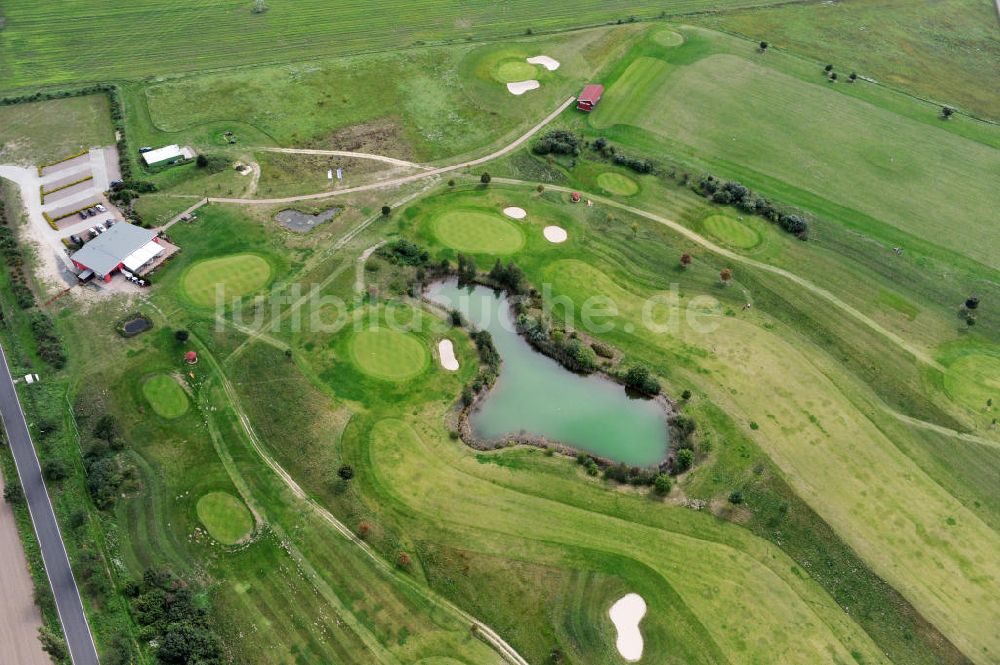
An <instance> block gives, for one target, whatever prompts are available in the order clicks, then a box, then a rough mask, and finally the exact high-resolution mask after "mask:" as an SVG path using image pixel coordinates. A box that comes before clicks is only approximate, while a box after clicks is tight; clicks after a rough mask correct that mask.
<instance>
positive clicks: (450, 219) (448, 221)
mask: <svg viewBox="0 0 1000 665" xmlns="http://www.w3.org/2000/svg"><path fill="white" fill-rule="evenodd" d="M431 228H432V229H433V231H434V235H435V236H437V239H438V240H439V241H441V243H443V244H445V245H447V246H448V247H451V248H452V249H457V250H458V251H460V252H471V253H473V254H510V253H511V252H515V251H517V250H518V249H520V248H521V246H522V245H523V244H524V234H522V233H521V230H520V229H519V228H517V226H515V225H514V224H512V223H511V222H509V221H507V220H506V219H504V218H503V217H501V216H499V215H497V214H494V213H487V212H481V211H476V210H449V211H446V212H443V213H441V214H440V215H438V216H437V217H435V218H434V220H433V222H432V224H431Z"/></svg>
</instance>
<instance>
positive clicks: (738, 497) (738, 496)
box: [729, 490, 743, 506]
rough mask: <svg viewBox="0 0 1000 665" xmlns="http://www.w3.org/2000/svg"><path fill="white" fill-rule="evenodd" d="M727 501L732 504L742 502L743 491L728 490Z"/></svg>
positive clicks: (735, 504)
mask: <svg viewBox="0 0 1000 665" xmlns="http://www.w3.org/2000/svg"><path fill="white" fill-rule="evenodd" d="M729 503H731V504H733V505H734V506H738V505H740V504H741V503H743V492H741V491H739V490H733V491H732V492H730V493H729Z"/></svg>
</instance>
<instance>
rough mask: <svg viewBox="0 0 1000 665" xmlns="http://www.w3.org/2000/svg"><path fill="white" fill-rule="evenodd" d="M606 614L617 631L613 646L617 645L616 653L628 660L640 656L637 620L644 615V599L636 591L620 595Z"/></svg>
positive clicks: (639, 634)
mask: <svg viewBox="0 0 1000 665" xmlns="http://www.w3.org/2000/svg"><path fill="white" fill-rule="evenodd" d="M608 616H610V617H611V623H613V624H615V630H617V631H618V639H616V640H615V646H616V647H618V653H620V654H621V656H622V658H624V659H625V660H627V661H630V662H635V661H637V660H639V659H640V658H642V633H641V632H639V622H640V621H642V617H644V616H646V601H644V600H643V599H642V596H640V595H639V594H637V593H629V594H626V595H624V596H622V597H621V598H619V599H618V602H616V603H615V604H614V605H612V606H611V609H610V610H608Z"/></svg>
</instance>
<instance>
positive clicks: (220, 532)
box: [196, 492, 253, 545]
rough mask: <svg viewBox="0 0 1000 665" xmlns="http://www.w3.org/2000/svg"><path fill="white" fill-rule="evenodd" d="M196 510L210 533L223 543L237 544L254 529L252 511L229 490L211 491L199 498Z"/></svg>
mask: <svg viewBox="0 0 1000 665" xmlns="http://www.w3.org/2000/svg"><path fill="white" fill-rule="evenodd" d="M196 510H197V512H198V520H199V521H200V522H201V523H202V524H203V525H205V529H207V530H208V533H209V535H211V536H212V538H215V539H216V540H217V541H219V542H220V543H222V544H223V545H235V544H236V543H238V542H240V541H241V540H243V539H244V538H246V537H247V536H248V535H250V530H251V529H253V516H252V515H251V514H250V511H249V510H247V507H246V506H245V505H244V504H243V502H242V501H240V500H239V499H237V498H236V497H235V496H233V495H232V494H230V493H229V492H209V493H208V494H206V495H205V496H203V497H201V498H200V499H198V505H197V507H196Z"/></svg>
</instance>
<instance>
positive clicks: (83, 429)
mask: <svg viewBox="0 0 1000 665" xmlns="http://www.w3.org/2000/svg"><path fill="white" fill-rule="evenodd" d="M86 399H87V398H84V397H81V398H80V399H79V400H78V401H77V404H76V406H75V407H74V413H75V414H76V419H77V423H78V424H79V426H80V439H81V440H80V445H81V447H82V448H83V468H84V470H85V471H86V473H87V490H88V491H89V492H90V497H91V499H92V500H93V502H94V505H95V506H97V507H98V508H99V509H100V510H110V509H111V508H113V507H114V505H115V501H116V500H117V499H118V497H119V496H121V495H122V494H123V493H124V492H125V491H127V490H132V489H134V488H135V487H136V486H137V485H138V483H139V472H138V470H137V469H136V468H135V466H134V465H133V464H132V462H131V461H129V458H128V456H127V455H125V454H123V451H124V450H125V439H124V438H123V436H122V434H121V428H120V427H119V425H118V420H117V419H116V418H115V417H114V416H113V415H111V414H109V413H106V412H105V409H104V407H103V405H100V404H97V403H94V402H90V401H86Z"/></svg>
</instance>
